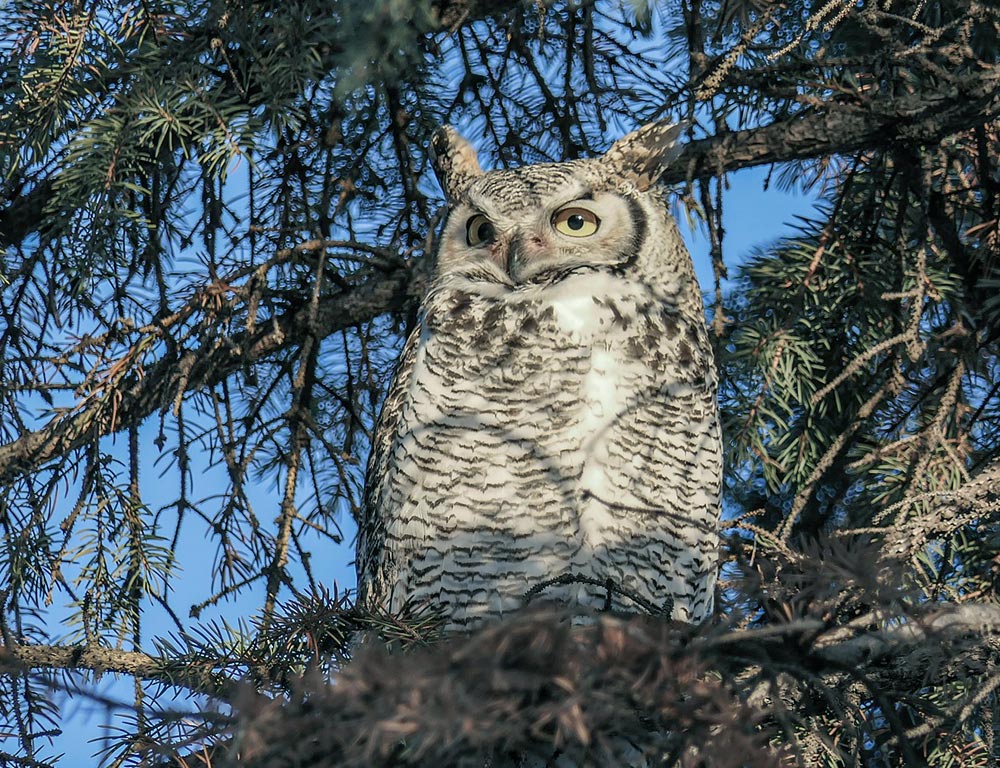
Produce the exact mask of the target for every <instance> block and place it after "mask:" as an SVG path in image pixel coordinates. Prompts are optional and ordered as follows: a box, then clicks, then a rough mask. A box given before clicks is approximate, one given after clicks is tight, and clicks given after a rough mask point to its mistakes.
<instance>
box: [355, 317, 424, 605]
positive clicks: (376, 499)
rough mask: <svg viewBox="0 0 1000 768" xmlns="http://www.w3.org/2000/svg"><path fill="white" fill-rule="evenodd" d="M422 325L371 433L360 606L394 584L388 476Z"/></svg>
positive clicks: (358, 562)
mask: <svg viewBox="0 0 1000 768" xmlns="http://www.w3.org/2000/svg"><path fill="white" fill-rule="evenodd" d="M422 328H423V320H422V319H421V320H420V321H419V322H418V323H417V324H416V326H415V327H414V328H413V330H412V331H411V332H410V335H409V337H408V338H407V340H406V344H405V345H404V347H403V352H402V354H401V355H400V357H399V362H398V364H397V366H396V371H395V373H394V374H393V380H392V384H390V386H389V392H388V394H387V395H386V398H385V402H384V403H383V404H382V411H381V413H380V414H379V418H378V421H377V423H376V425H375V432H374V434H373V436H372V450H371V455H370V456H369V457H368V467H367V470H366V472H365V490H364V497H363V499H362V504H361V517H360V519H359V520H358V542H357V548H356V554H355V568H356V570H357V575H358V601H357V602H358V605H360V606H364V607H367V608H370V609H371V608H375V607H377V606H380V605H382V604H383V603H384V601H385V598H386V596H387V594H388V591H389V590H390V589H391V587H392V582H393V578H392V573H391V572H392V571H393V570H394V567H393V564H392V563H391V562H388V558H387V552H386V551H385V524H386V514H387V511H386V509H385V507H384V505H385V503H386V502H388V499H386V498H384V491H385V487H386V483H385V481H386V477H387V475H388V473H389V471H390V466H389V464H390V462H391V461H392V455H393V445H394V444H395V442H396V436H397V435H398V433H399V429H400V425H401V422H402V417H403V411H404V408H405V405H406V400H407V398H408V397H409V389H410V379H411V378H412V373H413V364H414V360H415V358H416V354H417V348H418V347H419V345H420V337H421V332H422Z"/></svg>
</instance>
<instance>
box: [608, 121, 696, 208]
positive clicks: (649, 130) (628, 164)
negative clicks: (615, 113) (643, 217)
mask: <svg viewBox="0 0 1000 768" xmlns="http://www.w3.org/2000/svg"><path fill="white" fill-rule="evenodd" d="M687 127H688V122H687V121H686V120H682V121H681V122H679V123H668V122H666V121H662V122H659V123H649V124H648V125H644V126H642V128H638V129H636V130H634V131H632V133H629V134H626V135H625V136H622V138H620V139H618V141H616V142H615V143H614V144H612V145H611V149H609V150H608V151H607V152H605V153H604V156H603V157H602V158H601V159H600V162H601V163H602V165H604V166H605V168H606V169H607V171H608V175H609V176H616V177H619V178H625V179H628V180H629V181H631V182H632V183H633V184H634V185H635V187H636V189H638V190H639V191H640V192H645V191H646V190H647V189H649V188H650V187H651V186H653V184H655V183H656V180H657V179H659V178H660V174H662V173H663V171H664V169H666V168H667V167H669V166H670V164H671V163H672V162H673V161H674V159H675V158H676V157H677V156H678V155H679V154H680V153H681V152H682V151H683V149H684V145H683V144H680V143H678V139H679V138H680V135H681V134H682V133H683V132H684V130H685V129H686V128H687Z"/></svg>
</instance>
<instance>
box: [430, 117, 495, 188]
mask: <svg viewBox="0 0 1000 768" xmlns="http://www.w3.org/2000/svg"><path fill="white" fill-rule="evenodd" d="M431 162H432V163H433V164H434V173H435V175H436V176H437V180H438V184H440V185H441V189H442V190H443V191H444V193H445V195H446V196H447V198H448V200H449V201H450V202H454V201H455V200H457V199H458V198H459V197H461V195H462V193H463V192H465V190H466V189H467V188H468V186H469V184H471V183H472V180H473V179H475V177H476V176H480V175H482V173H483V169H482V168H480V167H479V158H478V156H477V155H476V150H475V149H474V148H473V146H472V145H471V144H470V143H469V142H468V140H467V139H465V138H464V137H463V136H462V135H461V134H460V133H459V132H458V131H456V130H455V129H454V128H452V127H451V126H450V125H442V126H441V127H440V128H438V129H437V130H436V131H434V135H433V136H432V137H431Z"/></svg>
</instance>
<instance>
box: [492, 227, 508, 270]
mask: <svg viewBox="0 0 1000 768" xmlns="http://www.w3.org/2000/svg"><path fill="white" fill-rule="evenodd" d="M510 241H511V238H510V236H509V235H500V237H498V238H497V239H496V240H494V241H493V244H492V245H490V261H492V262H493V263H494V264H496V265H497V266H498V267H500V269H501V270H503V271H504V272H507V273H508V274H510V273H509V271H508V268H509V266H510V250H511V248H510V245H511V242H510Z"/></svg>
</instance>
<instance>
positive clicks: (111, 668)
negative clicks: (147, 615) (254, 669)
mask: <svg viewBox="0 0 1000 768" xmlns="http://www.w3.org/2000/svg"><path fill="white" fill-rule="evenodd" d="M196 666H197V665H185V664H184V663H183V658H171V659H169V660H165V659H159V658H156V657H155V656H150V655H148V654H146V653H141V652H138V651H123V650H119V649H115V648H105V647H102V646H96V645H31V644H27V645H17V646H13V647H12V646H8V645H0V671H9V670H42V669H49V670H62V671H79V672H94V673H97V674H103V673H106V672H113V673H116V674H122V675H129V676H131V677H136V678H140V679H142V680H150V681H153V682H160V683H166V684H168V685H175V686H179V687H181V688H185V689H187V690H190V691H194V692H198V693H207V694H211V695H213V696H218V697H222V698H225V697H227V696H230V695H232V693H233V690H234V685H235V683H236V681H235V680H234V679H233V678H232V677H231V676H225V675H221V674H219V673H218V672H217V671H216V670H210V669H208V668H207V665H205V668H204V669H203V670H198V669H197V668H196Z"/></svg>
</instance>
